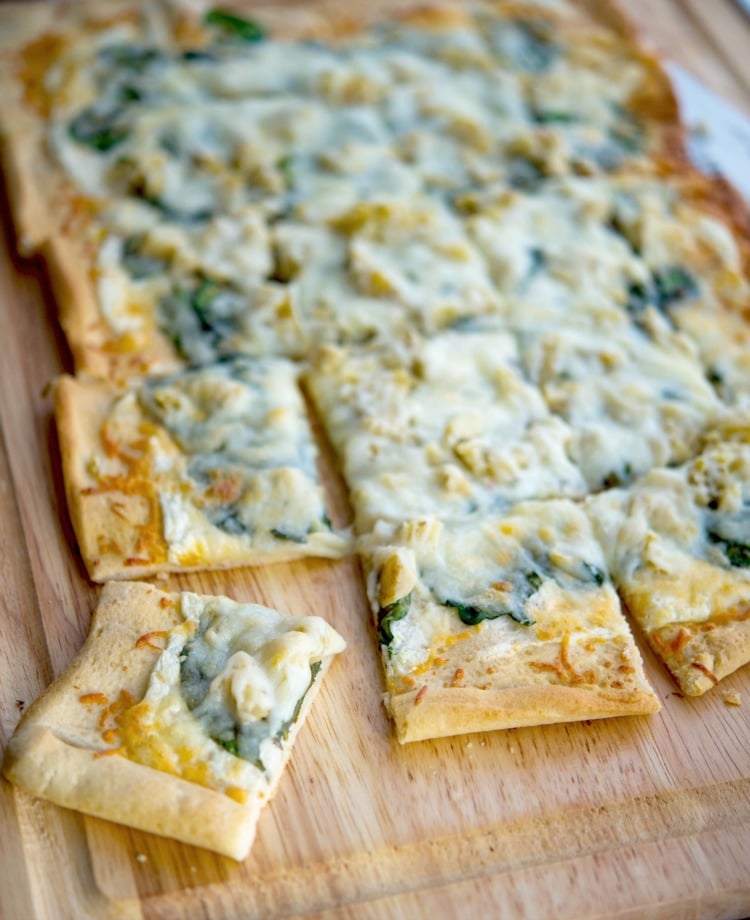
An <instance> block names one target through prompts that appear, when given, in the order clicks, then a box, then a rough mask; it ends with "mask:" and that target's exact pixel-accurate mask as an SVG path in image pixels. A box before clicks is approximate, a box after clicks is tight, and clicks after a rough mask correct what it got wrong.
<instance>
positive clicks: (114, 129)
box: [68, 105, 128, 153]
mask: <svg viewBox="0 0 750 920" xmlns="http://www.w3.org/2000/svg"><path fill="white" fill-rule="evenodd" d="M68 132H69V134H70V136H71V137H72V138H73V140H74V141H76V142H77V143H79V144H83V145H84V146H86V147H90V148H91V149H92V150H97V151H98V152H99V153H107V152H108V151H109V150H112V149H113V148H114V147H117V146H118V145H119V144H121V143H122V142H123V141H124V140H125V139H126V138H127V136H128V129H127V127H126V126H125V124H124V122H123V121H122V110H121V109H104V108H101V107H98V106H95V105H92V106H89V108H87V109H84V110H83V111H82V112H79V113H78V115H76V117H75V118H74V119H73V120H72V121H71V123H70V125H69V126H68Z"/></svg>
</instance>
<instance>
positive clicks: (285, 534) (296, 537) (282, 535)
mask: <svg viewBox="0 0 750 920" xmlns="http://www.w3.org/2000/svg"><path fill="white" fill-rule="evenodd" d="M271 534H272V535H273V536H274V537H276V539H277V540H289V541H290V542H292V543H304V542H305V538H304V536H300V534H297V533H291V532H290V531H288V530H282V529H281V528H280V527H272V528H271Z"/></svg>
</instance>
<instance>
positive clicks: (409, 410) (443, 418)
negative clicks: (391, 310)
mask: <svg viewBox="0 0 750 920" xmlns="http://www.w3.org/2000/svg"><path fill="white" fill-rule="evenodd" d="M307 383H308V386H309V388H310V390H311V392H312V394H313V397H314V399H315V401H316V404H317V406H318V409H319V410H320V412H321V413H322V415H323V417H324V419H325V421H326V426H327V428H328V432H329V434H330V436H331V439H332V440H333V443H334V446H335V447H336V449H337V450H338V452H339V454H340V456H341V457H342V463H343V469H344V475H345V477H346V479H347V482H348V483H349V485H350V487H351V489H352V493H353V500H354V504H355V508H356V511H357V523H358V527H359V529H360V531H364V530H366V529H368V528H369V527H371V526H372V525H373V523H374V522H375V521H376V520H378V519H381V518H382V519H386V520H392V521H396V520H404V519H408V518H412V517H421V516H424V515H430V514H437V515H439V516H441V517H443V518H455V517H466V516H467V515H476V513H477V512H478V511H479V510H481V511H485V512H486V511H490V510H494V511H497V510H498V509H500V508H502V507H503V506H506V505H508V504H511V503H513V502H514V501H518V500H519V499H522V498H527V497H532V496H536V497H544V496H546V495H550V496H553V495H563V494H568V495H570V494H583V493H584V492H585V483H584V481H583V477H582V475H581V473H580V472H579V471H578V469H577V468H576V466H575V465H574V463H572V462H571V461H570V459H569V457H568V455H567V453H566V450H567V448H568V442H569V440H570V431H569V429H568V428H567V426H566V425H565V423H564V422H562V421H561V420H560V419H556V418H552V417H550V415H549V413H548V411H547V408H546V406H545V404H544V402H543V400H542V399H540V396H539V393H538V392H537V391H536V390H535V389H534V388H533V387H531V386H529V384H528V383H527V382H526V381H525V380H524V379H523V376H522V374H521V373H520V371H519V368H518V365H517V356H516V350H515V345H514V342H513V339H512V338H511V337H510V336H508V335H507V334H504V333H495V334H481V335H480V334H472V333H451V334H444V335H442V336H440V337H437V338H433V339H430V340H428V341H427V342H423V343H415V345H414V346H412V347H410V348H408V349H404V350H402V351H399V350H398V349H379V350H369V351H360V352H358V353H349V352H344V351H340V350H328V351H326V352H324V353H323V354H322V355H321V357H320V359H319V361H318V362H317V365H316V367H315V368H314V369H313V370H312V371H311V372H310V373H309V374H308V376H307Z"/></svg>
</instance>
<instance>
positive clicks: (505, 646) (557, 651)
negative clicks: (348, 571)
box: [360, 499, 659, 743]
mask: <svg viewBox="0 0 750 920" xmlns="http://www.w3.org/2000/svg"><path fill="white" fill-rule="evenodd" d="M360 548H361V553H362V558H363V562H364V567H365V571H366V573H367V588H368V594H369V597H370V601H371V605H372V609H373V612H374V615H375V620H376V625H377V633H378V639H379V642H380V646H381V650H382V654H383V663H384V668H385V681H386V705H387V708H388V709H389V711H390V713H391V715H392V716H393V719H394V722H395V725H396V732H397V736H398V738H399V740H400V741H401V742H402V743H403V742H407V741H416V740H420V739H424V738H434V737H439V736H443V735H455V734H461V733H464V732H473V731H484V730H489V729H497V728H511V727H516V726H522V725H538V724H545V723H552V722H565V721H575V720H580V719H594V718H601V717H606V716H614V715H633V714H646V713H652V712H656V711H657V710H658V709H659V702H658V700H657V698H656V696H655V695H654V693H653V691H652V690H651V688H650V686H649V684H648V682H647V680H646V678H645V676H644V673H643V667H642V662H641V658H640V655H639V652H638V649H637V648H636V645H635V643H634V640H633V637H632V635H631V633H630V630H629V628H628V625H627V622H626V620H625V618H624V616H623V614H622V612H621V609H620V604H619V600H618V598H617V595H616V593H615V591H614V588H613V587H612V585H611V583H610V581H609V577H608V575H607V572H606V565H605V562H604V558H603V555H602V551H601V548H600V547H599V545H598V543H597V542H596V540H595V539H594V536H593V533H592V531H591V527H590V524H589V522H588V519H587V518H586V515H585V514H584V512H583V511H582V510H581V508H580V506H578V505H577V504H576V503H574V502H571V501H568V500H564V499H561V500H555V501H546V502H543V501H542V502H527V503H522V504H520V505H518V506H516V507H515V508H514V509H512V510H511V511H510V512H508V513H507V514H506V515H504V516H502V517H495V518H484V519H482V520H476V519H475V520H469V521H463V522H456V523H442V522H441V521H439V520H438V519H437V518H425V519H422V520H414V521H409V522H405V523H402V524H396V525H394V524H385V523H382V524H380V525H378V526H377V527H376V528H375V530H374V531H373V533H372V534H370V535H369V536H367V537H363V538H362V540H361V547H360Z"/></svg>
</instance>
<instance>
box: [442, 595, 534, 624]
mask: <svg viewBox="0 0 750 920" xmlns="http://www.w3.org/2000/svg"><path fill="white" fill-rule="evenodd" d="M532 593H533V592H532ZM443 603H444V604H445V606H446V607H453V608H454V610H455V611H456V613H457V614H458V618H459V620H461V622H462V623H466V625H467V626H476V625H477V623H481V622H482V620H496V619H498V617H510V618H511V619H512V620H515V621H516V623H520V624H521V625H522V626H531V624H532V623H533V622H534V621H533V620H532V619H531V617H529V616H528V615H527V614H526V613H525V612H524V611H523V609H522V608H521V609H520V610H513V609H511V608H507V609H506V608H495V607H480V606H478V605H476V604H465V603H463V602H462V601H452V600H449V599H448V600H444V601H443Z"/></svg>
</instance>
